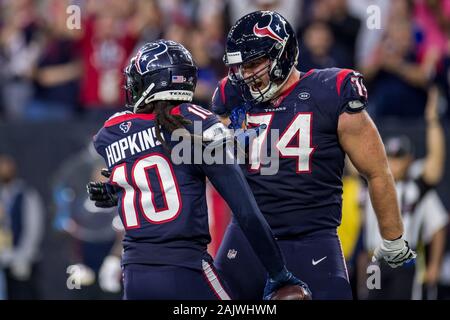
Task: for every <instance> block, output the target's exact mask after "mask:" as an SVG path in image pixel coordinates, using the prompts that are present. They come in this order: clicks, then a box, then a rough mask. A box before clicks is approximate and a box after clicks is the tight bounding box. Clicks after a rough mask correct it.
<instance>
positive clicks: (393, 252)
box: [372, 238, 417, 268]
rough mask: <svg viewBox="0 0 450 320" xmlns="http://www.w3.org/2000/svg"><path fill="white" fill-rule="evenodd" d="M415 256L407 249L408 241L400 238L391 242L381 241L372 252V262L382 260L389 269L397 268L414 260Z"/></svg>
mask: <svg viewBox="0 0 450 320" xmlns="http://www.w3.org/2000/svg"><path fill="white" fill-rule="evenodd" d="M416 256H417V254H416V253H415V252H414V251H413V250H411V248H410V247H409V245H408V241H406V240H404V239H402V238H400V239H397V240H392V241H390V240H384V239H383V242H382V243H381V244H380V245H379V246H378V247H377V248H376V249H375V251H374V252H373V257H372V262H376V261H379V260H381V258H383V259H384V260H385V261H386V262H387V264H388V265H389V266H390V267H391V268H397V267H400V266H401V265H402V264H404V263H407V262H409V261H411V260H413V259H415V258H416Z"/></svg>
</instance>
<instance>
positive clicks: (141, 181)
mask: <svg viewBox="0 0 450 320" xmlns="http://www.w3.org/2000/svg"><path fill="white" fill-rule="evenodd" d="M150 170H154V172H155V175H156V177H157V178H158V180H159V185H160V190H161V196H162V198H163V200H164V206H163V207H162V208H157V206H156V203H155V192H154V191H153V190H152V186H151V183H150V180H149V178H148V173H149V171H150ZM110 181H111V183H112V184H115V185H117V186H119V187H120V188H122V189H123V192H124V195H123V198H122V206H121V210H120V211H122V214H123V221H124V225H125V228H126V229H134V228H139V227H140V222H139V218H138V210H137V206H139V209H140V210H139V211H140V212H142V214H143V216H144V218H145V219H146V220H147V221H148V222H150V223H152V224H161V223H165V222H169V221H172V220H173V219H175V218H176V217H177V216H178V214H179V213H180V211H181V197H180V191H179V188H178V183H177V181H176V177H175V174H174V173H173V169H172V166H171V164H170V162H169V160H167V159H166V158H165V157H164V156H163V155H161V154H158V153H153V154H150V155H146V156H145V157H142V158H140V159H139V160H137V161H136V162H135V163H134V164H133V167H132V169H131V179H130V177H128V174H127V167H126V164H125V163H123V164H121V165H119V166H117V167H115V168H114V170H113V172H112V174H111V179H110Z"/></svg>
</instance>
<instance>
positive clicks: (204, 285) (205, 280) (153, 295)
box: [123, 260, 230, 300]
mask: <svg viewBox="0 0 450 320" xmlns="http://www.w3.org/2000/svg"><path fill="white" fill-rule="evenodd" d="M123 283H124V299H126V300H229V299H230V296H229V295H228V292H227V291H226V290H225V288H224V286H223V284H222V281H220V280H219V278H218V276H217V271H216V270H215V269H214V266H212V265H211V264H210V263H209V262H206V261H204V260H203V263H202V270H194V269H190V268H185V267H179V266H165V265H145V264H127V265H125V266H124V268H123Z"/></svg>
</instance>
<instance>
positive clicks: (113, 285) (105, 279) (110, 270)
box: [98, 256, 122, 292]
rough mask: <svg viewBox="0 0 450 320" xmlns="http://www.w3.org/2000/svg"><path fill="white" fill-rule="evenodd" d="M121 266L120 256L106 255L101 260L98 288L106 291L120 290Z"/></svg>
mask: <svg viewBox="0 0 450 320" xmlns="http://www.w3.org/2000/svg"><path fill="white" fill-rule="evenodd" d="M121 274H122V268H121V265H120V258H119V257H117V256H107V257H106V258H105V260H103V263H102V266H101V267H100V271H99V274H98V281H99V285H100V288H102V290H103V291H106V292H120V289H121V288H122V287H121V284H120V279H121Z"/></svg>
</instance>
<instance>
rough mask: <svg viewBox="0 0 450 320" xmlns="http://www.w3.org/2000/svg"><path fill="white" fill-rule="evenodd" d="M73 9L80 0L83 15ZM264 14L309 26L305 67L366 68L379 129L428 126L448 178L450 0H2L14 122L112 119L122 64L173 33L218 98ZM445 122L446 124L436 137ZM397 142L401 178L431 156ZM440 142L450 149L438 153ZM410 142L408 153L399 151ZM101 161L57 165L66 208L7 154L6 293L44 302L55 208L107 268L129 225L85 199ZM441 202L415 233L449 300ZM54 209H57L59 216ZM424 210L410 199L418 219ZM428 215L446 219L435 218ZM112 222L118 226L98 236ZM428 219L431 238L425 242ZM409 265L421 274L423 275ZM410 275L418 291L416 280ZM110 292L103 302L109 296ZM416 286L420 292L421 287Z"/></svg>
mask: <svg viewBox="0 0 450 320" xmlns="http://www.w3.org/2000/svg"><path fill="white" fill-rule="evenodd" d="M71 5H76V6H77V7H76V8H80V10H79V13H80V16H79V17H78V16H76V14H77V10H72V9H70V8H71V7H70V6H71ZM68 8H69V9H68ZM72 8H73V7H72ZM260 9H268V10H274V11H278V12H280V13H281V14H282V15H283V16H284V17H285V18H286V19H287V20H289V21H290V23H291V24H292V26H293V27H294V28H295V30H296V32H297V36H298V39H299V45H300V48H299V49H300V57H299V65H298V68H299V69H300V71H303V72H306V71H308V70H310V69H313V68H328V67H341V68H351V69H355V70H358V71H359V72H361V73H362V74H363V75H364V78H365V85H366V86H367V89H368V92H369V107H368V111H369V113H370V114H371V115H372V117H373V118H374V120H375V122H376V123H377V124H379V125H382V124H383V123H384V121H385V120H386V121H387V120H389V121H394V124H397V125H398V126H399V127H401V124H402V122H403V121H409V120H412V121H415V120H417V121H419V122H420V121H422V122H423V124H424V127H425V129H426V130H424V131H426V134H427V137H426V138H425V137H424V139H428V140H427V143H426V149H427V154H426V156H425V158H426V157H427V156H428V159H430V158H433V159H434V161H435V162H434V164H436V163H437V164H438V165H437V164H436V166H435V169H436V170H438V171H439V172H440V176H439V177H435V181H434V182H435V183H434V185H433V187H435V186H437V185H438V184H439V183H440V180H441V178H442V175H443V172H444V171H445V170H446V169H447V170H448V168H445V160H444V159H445V147H444V146H445V143H446V140H445V136H446V134H445V130H444V129H445V124H446V123H447V124H448V121H449V120H450V112H449V110H448V108H449V105H450V104H449V101H450V0H127V1H123V0H0V125H3V124H6V125H14V124H18V125H23V124H24V123H25V124H29V123H50V122H51V123H53V122H54V121H61V122H69V121H72V120H74V121H79V120H81V121H84V120H86V121H93V122H98V124H100V123H102V122H103V121H104V120H105V119H106V118H107V117H108V116H109V115H111V114H113V113H115V112H117V111H122V110H123V105H124V102H125V101H124V100H125V99H124V92H123V90H122V86H123V80H124V79H123V74H122V71H123V68H124V66H125V65H126V64H127V63H128V61H129V58H130V56H131V55H132V53H133V52H134V51H136V48H138V47H140V46H141V45H142V44H143V43H145V42H149V41H152V40H156V39H159V38H165V39H171V40H175V41H178V42H180V43H182V44H183V45H184V46H185V47H186V48H187V49H189V50H190V51H191V53H192V55H193V58H194V60H195V63H196V64H197V66H198V68H199V77H198V84H197V88H196V92H195V97H194V99H195V101H194V102H195V103H197V104H199V105H202V106H205V107H208V106H209V104H210V100H211V96H212V94H213V91H214V89H215V87H216V85H217V83H218V81H219V80H220V79H221V78H223V77H224V76H225V75H226V73H227V70H226V68H225V66H224V65H223V62H222V56H223V53H224V44H225V40H226V34H227V32H228V30H229V27H230V26H231V25H232V24H233V23H234V22H235V21H236V20H237V19H238V18H240V17H241V16H243V15H244V14H246V13H249V12H252V11H255V10H260ZM78 18H79V26H78V25H77V22H78V20H77V19H78ZM440 122H442V123H444V129H443V128H442V127H441V128H440V131H439V132H436V131H433V132H432V131H431V128H433V130H434V129H435V128H436V127H435V125H436V123H440ZM430 132H432V133H430ZM430 135H432V136H431V138H430ZM394 138H395V139H397V140H396V141H397V148H396V147H395V142H394V146H393V147H392V148H393V151H392V152H393V153H392V155H391V158H392V159H390V161H391V160H394V162H392V163H391V166H395V159H397V160H398V159H399V158H402V157H403V156H409V157H411V158H402V159H403V160H404V165H403V167H402V169H401V170H400V171H401V172H402V173H401V174H400V176H399V177H397V178H398V181H403V180H404V179H405V177H406V176H407V175H408V174H407V173H408V172H409V171H410V170H413V166H412V165H413V162H414V161H413V160H417V159H415V158H414V159H413V157H415V155H414V151H413V149H412V148H407V147H405V145H408V144H411V143H413V142H411V141H410V140H408V138H404V137H399V136H396V137H394ZM1 139H5V137H1V136H0V142H1ZM395 139H394V141H395ZM433 145H434V148H433ZM436 146H438V147H436ZM0 147H1V143H0ZM405 148H406V149H405ZM439 148H440V149H441V151H442V153H443V154H437V153H439V152H437V151H436V149H439ZM398 149H401V150H403V151H402V152H403V153H401V154H398V152H399V151H398ZM404 149H405V150H406V151H405V150H404ZM430 150H431V151H430ZM2 152H3V150H1V149H0V156H1V154H2ZM396 152H397V153H396ZM439 159H440V160H439ZM439 161H440V162H439ZM447 163H448V161H447ZM439 166H440V167H439ZM349 167H350V169H349V171H348V175H347V177H346V180H344V188H345V189H344V190H347V191H345V192H344V215H343V217H344V221H343V228H342V229H341V230H340V235H341V237H342V238H343V246H344V251H345V253H346V258H347V260H348V264H349V271H350V274H351V276H352V281H354V282H352V284H353V286H354V289H355V297H358V298H361V299H366V298H370V297H369V295H368V293H367V290H365V289H364V288H362V287H365V280H364V279H366V278H367V274H366V273H365V268H362V269H361V267H360V266H361V265H365V264H367V261H365V262H364V261H363V262H361V261H362V259H365V258H361V255H359V254H358V253H361V252H363V251H368V252H370V250H371V249H370V248H368V247H367V246H368V245H367V242H368V241H369V240H367V239H366V240H364V237H366V238H367V236H364V235H363V233H364V232H367V230H365V229H368V228H373V226H367V225H365V223H366V222H367V221H366V220H370V219H368V218H367V217H366V216H365V214H364V212H365V211H366V209H364V205H363V204H362V200H361V199H362V198H364V197H363V196H361V194H363V193H364V190H363V189H364V186H363V184H362V183H361V181H360V179H359V177H356V178H355V177H354V176H353V175H352V170H351V166H349ZM415 167H416V166H415ZM68 168H69V169H68ZM98 168H99V163H98V159H97V158H95V157H94V156H93V155H92V154H91V153H90V151H89V148H87V149H86V150H83V151H82V152H81V153H80V154H78V155H76V156H73V155H72V159H71V160H70V161H69V162H68V163H65V164H62V165H61V168H59V169H60V170H58V171H55V173H54V174H55V177H54V181H53V184H52V195H53V198H52V200H51V201H52V205H49V204H46V205H43V204H42V200H41V199H40V197H39V194H38V193H37V192H36V190H34V189H32V188H31V187H29V186H28V185H27V184H26V183H25V182H24V181H23V180H18V179H17V180H16V164H15V163H14V159H13V158H11V157H9V156H1V157H0V299H2V298H7V297H9V298H39V295H38V293H36V292H35V290H34V289H30V288H36V278H35V273H36V272H38V271H37V262H38V261H39V259H40V257H41V254H40V253H39V243H40V242H41V241H42V238H43V234H42V233H43V228H44V226H43V223H42V221H41V222H39V219H41V220H42V219H44V218H43V216H45V215H47V216H52V217H54V219H53V218H52V219H53V220H52V221H53V222H52V224H53V226H52V227H49V228H53V230H57V231H63V232H66V233H67V234H68V235H70V237H72V239H73V240H74V242H75V243H76V245H75V247H76V249H73V250H72V251H73V252H75V254H74V255H73V256H74V258H71V259H69V260H70V262H71V263H74V264H77V263H81V264H79V265H83V266H85V265H87V266H89V270H91V271H92V272H94V273H98V272H99V270H100V267H101V264H102V259H99V257H101V258H104V257H106V256H107V255H108V250H110V248H111V246H112V245H113V242H114V240H115V237H116V236H117V234H118V235H119V236H120V231H117V230H116V231H114V229H113V228H112V227H111V225H112V221H111V220H112V217H111V214H110V213H107V212H103V213H100V214H99V213H97V215H96V216H95V218H93V216H92V215H90V214H92V212H94V211H95V208H91V207H89V205H88V204H86V203H85V202H86V195H85V193H84V184H83V181H88V180H89V179H91V177H92V176H93V175H94V176H95V175H96V174H97V175H98V172H99V171H98ZM414 170H416V169H414ZM417 170H419V169H417ZM417 170H416V171H417ZM419 171H420V170H419ZM68 172H69V173H68ZM80 172H83V173H82V174H81V173H80ZM435 172H436V171H435ZM60 173H61V174H60ZM419 175H420V174H419ZM416 176H417V174H416ZM347 178H348V179H347ZM397 178H396V179H397ZM412 180H414V179H412ZM77 181H80V182H79V183H78V184H77ZM414 181H415V180H414ZM80 184H81V185H82V186H80ZM348 190H350V191H348ZM361 190H362V191H361ZM446 190H448V188H447V189H446ZM433 197H434V198H433V199H435V200H429V201H431V202H432V203H433V204H431V205H430V206H431V207H430V208H431V209H430V210H433V212H434V213H436V212H438V213H436V215H435V216H433V217H432V218H430V217H429V218H424V216H426V214H425V213H421V215H416V216H415V217H416V218H415V219H418V220H417V225H414V227H413V229H414V228H416V227H417V228H416V229H417V230H416V229H414V230H415V231H412V232H413V233H415V234H416V235H414V237H416V238H418V239H417V241H415V244H414V246H416V247H420V246H423V247H424V251H423V252H427V255H425V256H426V257H427V259H428V260H427V261H425V262H423V265H425V266H427V263H428V262H429V261H431V262H430V264H429V266H430V268H429V269H428V270H427V267H425V269H423V268H422V270H425V271H424V272H425V275H423V274H422V276H421V278H420V279H422V280H421V283H425V284H427V283H428V284H429V287H430V288H431V287H435V286H436V285H437V284H438V283H439V281H440V280H439V279H440V278H442V277H444V278H445V277H446V279H447V280H445V281H446V282H445V283H444V284H443V285H442V288H443V291H441V296H440V297H446V298H450V254H449V255H448V257H447V258H446V256H445V253H444V251H445V238H446V235H445V232H444V233H442V232H441V231H442V230H444V231H445V230H446V228H447V225H448V224H447V220H448V209H445V208H444V207H443V206H442V203H441V202H440V200H439V196H437V195H436V196H433ZM345 199H347V200H345ZM419 200H420V199H418V200H417V201H419ZM210 201H211V203H212V205H211V207H210V209H211V208H214V209H213V212H212V213H211V221H212V222H213V223H216V224H217V225H218V226H219V227H218V228H219V229H218V230H219V231H217V232H214V230H213V231H212V233H213V235H215V236H214V237H213V245H214V249H213V251H214V250H215V249H216V247H217V245H218V243H219V242H220V237H221V235H222V233H223V229H224V224H226V222H227V221H228V218H229V210H228V209H227V208H226V206H225V205H224V204H223V203H221V201H220V200H219V199H218V198H217V195H216V194H215V193H214V191H211V195H210ZM416 205H417V202H415V203H414V208H413V209H414V210H415V206H416ZM419 207H420V206H419ZM30 208H32V209H30ZM48 208H52V210H53V212H51V213H50V214H46V213H45V212H44V211H46V209H48ZM413 209H411V208H409V207H408V208H407V211H408V210H409V211H408V214H409V213H410V212H413V211H414V210H413ZM405 210H406V209H405ZM422 210H424V209H422ZM425 211H426V209H425ZM439 212H443V214H439ZM17 216H20V218H17ZM419 216H420V217H421V218H417V217H419ZM12 217H15V218H12ZM427 219H428V220H429V219H431V220H432V221H433V222H435V223H434V224H430V223H428V224H427V222H426V221H427ZM36 221H38V222H36ZM414 221H416V220H414ZM11 226H12V227H11ZM105 226H106V229H105V230H104V232H98V230H103V229H101V228H103V227H105ZM375 228H376V226H375ZM424 228H425V229H426V230H428V233H427V234H425V235H424V236H423V237H421V236H420V235H419V234H420V232H423V230H424ZM427 228H428V229H427ZM96 230H97V231H96ZM342 230H344V231H342ZM370 230H373V229H370ZM116 233H117V234H116ZM424 239H425V240H426V241H422V240H424ZM421 241H422V242H421ZM30 244H31V245H30ZM447 245H448V241H447ZM5 248H9V249H7V250H6V249H5ZM11 248H15V250H11ZM24 248H25V249H24ZM419 249H420V248H419ZM99 252H100V253H99ZM212 253H214V252H212ZM99 254H100V255H99ZM366 258H367V257H366ZM364 263H365V264H364ZM358 266H359V270H358ZM361 270H362V271H361ZM3 271H4V272H3ZM358 272H359V273H358ZM403 274H407V275H408V274H409V275H411V277H413V278H414V277H416V278H417V279H419V276H417V274H418V273H416V272H414V273H411V272H410V273H403ZM441 274H442V275H441ZM416 278H415V280H414V281H416V283H417V279H416ZM361 279H363V280H361ZM423 279H425V280H423ZM405 281H406V282H408V281H409V282H408V283H410V284H411V287H412V286H413V283H411V281H412V278H411V279H407V280H405ZM87 282H88V283H89V282H91V283H92V282H93V281H87ZM419 282H420V281H419ZM89 285H90V284H89ZM383 286H384V284H383ZM107 287H108V286H107ZM6 288H9V289H8V290H6ZM10 288H13V289H12V291H11V290H10ZM100 289H101V288H99V287H97V288H96V290H94V291H92V292H93V293H92V295H91V296H89V297H91V298H95V297H99V295H96V294H98V292H101V291H102V290H100ZM116 289H117V288H116ZM405 290H408V291H407V292H408V294H409V295H410V296H411V291H413V289H412V288H410V287H408V288H406V289H405ZM445 290H447V291H445ZM103 291H105V290H103ZM106 291H107V290H106ZM114 291H115V292H116V293H117V290H114ZM8 294H9V296H8ZM429 296H433V297H436V294H434V295H432V294H430V295H429ZM77 297H81V296H77ZM107 297H108V298H111V297H116V296H107ZM389 297H390V296H389V295H384V296H381V298H389ZM393 297H394V298H395V297H397V298H398V297H402V296H401V295H400V296H395V295H394V296H393ZM415 297H416V298H420V297H423V295H421V296H420V297H418V296H417V295H416V296H415ZM373 298H377V297H373Z"/></svg>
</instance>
